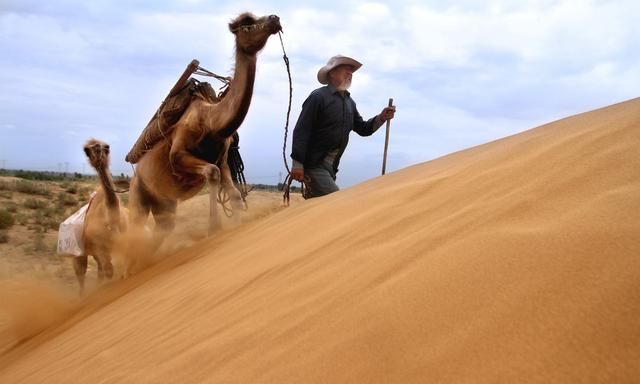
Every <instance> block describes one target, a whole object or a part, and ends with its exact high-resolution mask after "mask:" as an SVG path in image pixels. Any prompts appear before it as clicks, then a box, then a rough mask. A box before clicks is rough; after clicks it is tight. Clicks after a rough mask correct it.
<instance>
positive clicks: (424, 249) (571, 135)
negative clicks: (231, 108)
mask: <svg viewBox="0 0 640 384" xmlns="http://www.w3.org/2000/svg"><path fill="white" fill-rule="evenodd" d="M639 207H640V99H634V100H631V101H628V102H625V103H621V104H617V105H613V106H610V107H607V108H603V109H600V110H596V111H593V112H589V113H585V114H581V115H577V116H573V117H570V118H567V119H563V120H560V121H557V122H554V123H551V124H547V125H544V126H541V127H538V128H536V129H532V130H529V131H526V132H524V133H521V134H518V135H515V136H512V137H508V138H505V139H502V140H498V141H495V142H491V143H488V144H485V145H481V146H479V147H475V148H471V149H469V150H465V151H462V152H458V153H454V154H451V155H449V156H446V157H443V158H440V159H437V160H434V161H431V162H428V163H424V164H420V165H416V166H413V167H410V168H407V169H404V170H402V171H399V172H395V173H392V174H388V175H386V176H384V177H380V178H377V179H374V180H371V181H369V182H367V183H363V184H361V185H358V186H356V187H353V188H350V189H348V190H344V191H341V192H339V193H336V194H334V195H330V196H327V197H324V198H320V199H316V200H312V201H307V202H304V203H301V204H297V205H296V206H292V207H290V208H289V209H286V210H283V211H280V212H278V213H276V214H274V215H271V216H268V217H266V218H263V219H260V220H257V221H254V222H252V223H250V224H247V225H245V226H243V227H241V228H240V229H239V230H237V231H232V232H225V233H223V234H220V235H217V236H214V237H211V238H208V239H206V240H204V241H201V242H199V243H197V244H195V245H193V246H192V247H190V248H188V249H187V250H184V251H181V252H179V253H177V254H176V255H173V256H171V258H172V261H167V262H166V263H163V264H160V265H158V266H156V267H154V268H152V269H151V270H148V271H146V272H145V273H142V274H141V275H138V276H135V277H134V278H133V279H131V280H130V281H127V282H125V283H124V284H122V285H116V286H114V287H113V289H112V290H111V291H110V292H106V293H104V294H103V296H101V297H98V298H96V299H95V300H96V302H99V303H100V304H95V303H94V304H93V305H88V306H87V307H86V308H85V309H84V310H83V311H81V312H80V313H78V314H76V315H75V316H74V317H72V318H71V319H69V320H68V321H67V322H66V323H64V324H62V325H61V326H59V327H57V328H55V329H52V330H50V331H48V332H45V333H44V334H41V335H39V336H38V337H36V338H34V339H32V340H30V341H29V342H27V343H25V344H23V345H21V346H20V347H18V348H15V349H13V350H12V351H10V352H9V353H7V354H5V355H3V356H2V357H0V382H2V383H23V382H24V383H42V382H60V383H62V382H65V383H98V382H100V383H123V382H125V383H147V382H148V383H163V382H167V383H169V382H175V383H183V382H210V383H437V382H442V383H483V382H486V383H489V382H490V383H496V382H504V383H525V382H526V383H528V382H535V383H576V382H594V383H595V382H603V383H627V382H628V383H631V382H638V380H640V320H639V319H640V284H639V281H640V215H638V210H639ZM89 304H91V303H89Z"/></svg>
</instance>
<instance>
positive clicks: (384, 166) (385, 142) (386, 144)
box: [382, 98, 393, 175]
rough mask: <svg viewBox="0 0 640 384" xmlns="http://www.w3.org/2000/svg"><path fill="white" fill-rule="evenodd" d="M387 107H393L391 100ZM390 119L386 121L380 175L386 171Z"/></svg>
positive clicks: (391, 99)
mask: <svg viewBox="0 0 640 384" xmlns="http://www.w3.org/2000/svg"><path fill="white" fill-rule="evenodd" d="M389 106H390V107H392V106H393V98H390V99H389ZM390 125H391V119H389V120H387V135H386V136H385V137H384V157H383V158H382V174H383V175H384V173H385V171H386V170H387V148H389V126H390Z"/></svg>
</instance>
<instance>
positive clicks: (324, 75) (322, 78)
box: [318, 56, 362, 84]
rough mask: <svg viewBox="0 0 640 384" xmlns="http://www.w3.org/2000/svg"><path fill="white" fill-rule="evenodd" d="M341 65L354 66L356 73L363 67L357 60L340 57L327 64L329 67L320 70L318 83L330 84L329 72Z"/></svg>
mask: <svg viewBox="0 0 640 384" xmlns="http://www.w3.org/2000/svg"><path fill="white" fill-rule="evenodd" d="M341 65H350V66H352V67H353V71H354V72H355V71H357V70H358V69H360V67H362V63H360V62H359V61H357V60H354V59H352V58H350V57H346V56H342V57H339V58H337V59H336V60H333V61H331V62H329V63H327V65H325V66H324V67H322V68H320V70H319V71H318V81H319V82H320V84H329V72H331V70H332V69H334V68H336V67H339V66H341Z"/></svg>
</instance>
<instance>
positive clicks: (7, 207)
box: [4, 201, 18, 213]
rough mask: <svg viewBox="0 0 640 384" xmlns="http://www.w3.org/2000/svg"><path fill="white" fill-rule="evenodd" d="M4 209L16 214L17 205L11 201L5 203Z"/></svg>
mask: <svg viewBox="0 0 640 384" xmlns="http://www.w3.org/2000/svg"><path fill="white" fill-rule="evenodd" d="M4 209H5V210H6V211H7V212H10V213H16V212H18V204H16V203H15V202H13V201H8V202H6V203H5V205H4Z"/></svg>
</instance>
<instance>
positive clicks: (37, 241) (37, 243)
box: [33, 232, 47, 252]
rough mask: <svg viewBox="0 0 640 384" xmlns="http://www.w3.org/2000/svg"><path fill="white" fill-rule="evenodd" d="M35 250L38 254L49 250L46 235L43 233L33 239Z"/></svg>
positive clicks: (37, 234)
mask: <svg viewBox="0 0 640 384" xmlns="http://www.w3.org/2000/svg"><path fill="white" fill-rule="evenodd" d="M33 250H34V251H36V252H42V251H46V250H47V244H45V242H44V235H43V234H42V233H41V232H38V233H36V235H35V236H34V237H33Z"/></svg>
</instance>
